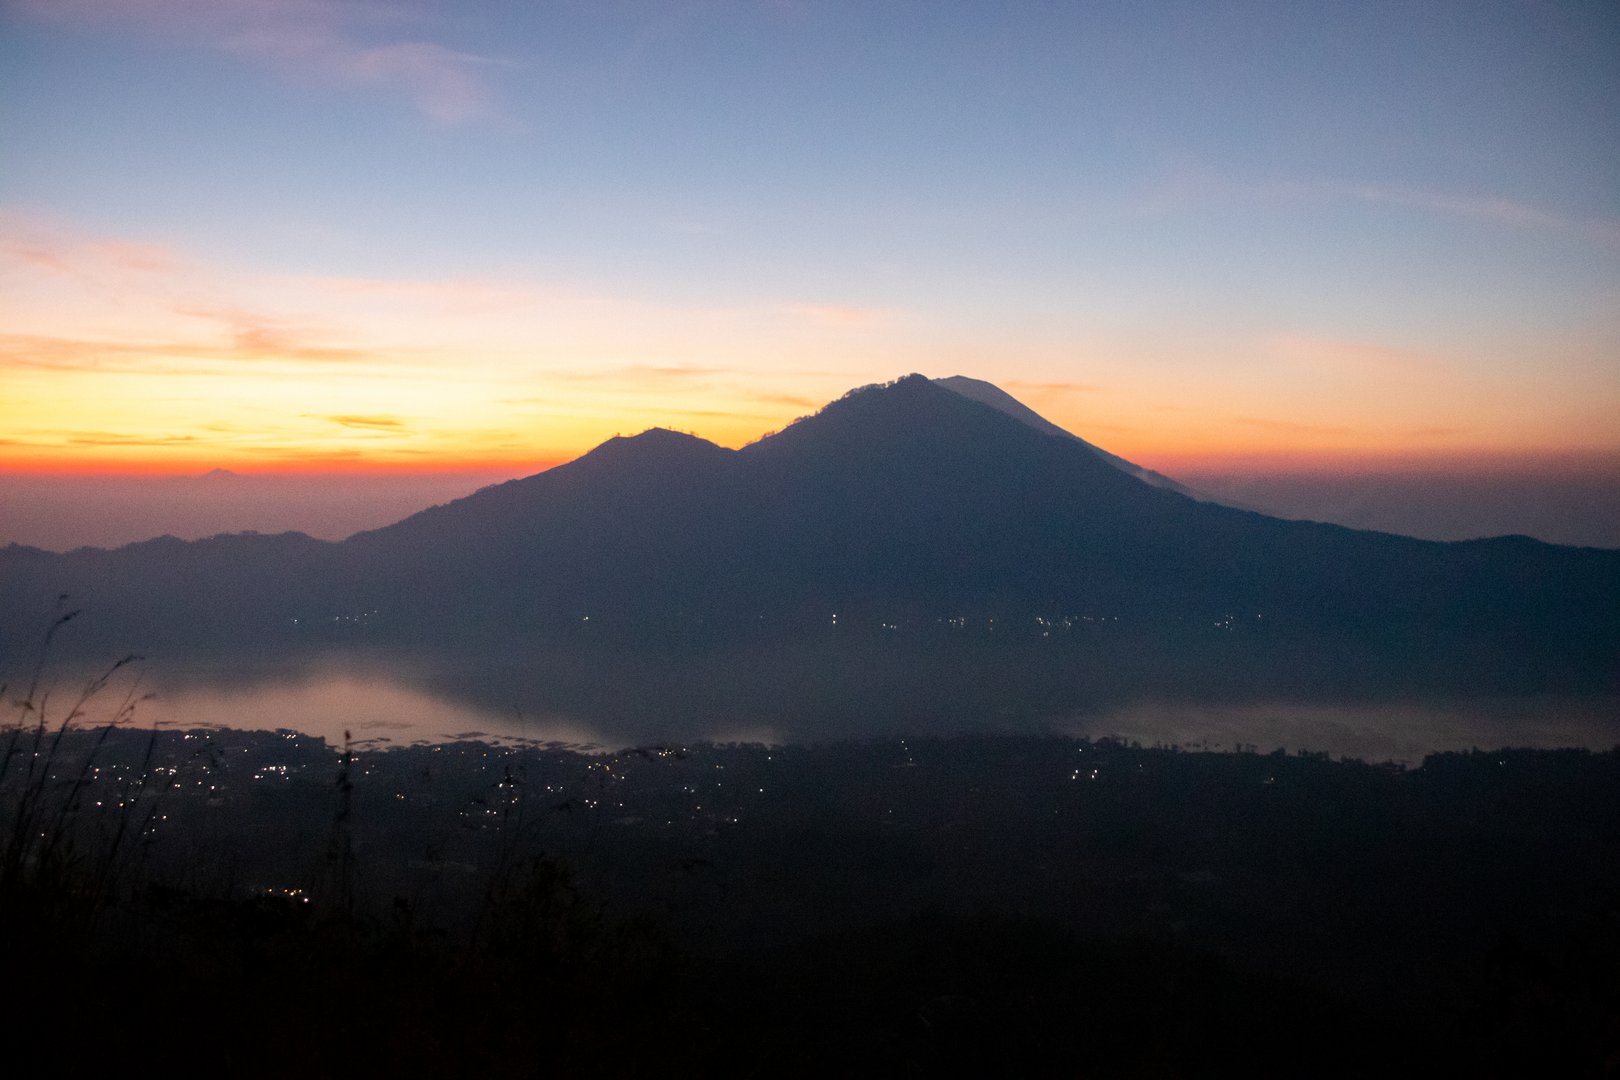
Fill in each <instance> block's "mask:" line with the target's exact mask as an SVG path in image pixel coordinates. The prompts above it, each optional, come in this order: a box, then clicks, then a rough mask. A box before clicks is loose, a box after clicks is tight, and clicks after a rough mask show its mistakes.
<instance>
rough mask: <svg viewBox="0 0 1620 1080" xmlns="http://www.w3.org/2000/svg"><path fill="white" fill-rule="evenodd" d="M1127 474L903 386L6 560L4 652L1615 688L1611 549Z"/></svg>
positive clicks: (958, 400)
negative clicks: (225, 526) (707, 645)
mask: <svg viewBox="0 0 1620 1080" xmlns="http://www.w3.org/2000/svg"><path fill="white" fill-rule="evenodd" d="M987 399H988V400H987ZM1009 403H1010V404H1009ZM1025 414H1027V415H1025ZM1031 418H1033V420H1032V419H1031ZM1144 472H1145V470H1140V469H1138V468H1137V467H1135V466H1132V465H1130V463H1128V462H1123V461H1122V460H1121V459H1117V458H1113V457H1112V456H1111V455H1107V454H1105V453H1104V452H1102V451H1099V450H1097V449H1096V448H1095V447H1093V446H1091V445H1090V444H1089V443H1085V442H1084V441H1082V440H1080V439H1078V438H1076V437H1074V436H1072V435H1070V434H1069V433H1067V432H1064V431H1062V429H1058V428H1055V427H1053V426H1052V425H1049V424H1047V423H1046V422H1045V421H1042V420H1040V418H1039V417H1038V416H1036V415H1035V414H1034V413H1032V412H1029V411H1028V410H1024V409H1023V408H1022V406H1020V405H1018V403H1017V402H1016V401H1014V400H1013V399H1011V398H1010V397H1006V396H1005V395H1003V394H1001V392H1000V391H999V390H996V388H994V387H992V386H990V385H989V384H985V383H978V382H976V381H974V380H963V379H957V380H942V381H940V382H933V381H930V380H929V379H927V378H924V377H923V376H920V375H914V376H908V377H905V378H902V379H900V380H897V381H896V382H893V383H890V384H885V385H880V386H871V387H865V388H862V389H859V390H855V391H851V392H850V393H849V394H847V395H845V396H844V397H843V398H841V399H839V400H837V401H834V402H832V403H830V404H829V405H827V406H826V407H824V408H823V409H822V410H820V411H819V412H817V413H816V414H814V415H812V416H808V417H805V418H803V419H801V420H798V421H796V422H794V423H793V424H791V425H789V426H788V427H787V428H785V429H783V430H782V431H780V432H778V433H776V434H773V435H771V436H768V437H766V438H763V439H761V440H759V441H757V442H755V443H752V444H750V445H748V446H745V447H743V448H742V449H740V450H729V449H725V448H722V447H719V446H716V445H714V444H713V443H710V442H707V441H705V440H703V439H699V438H695V437H693V436H690V435H682V434H679V433H676V432H673V431H665V430H661V429H654V430H651V431H647V432H644V433H642V434H640V435H636V436H633V437H629V438H615V439H611V440H609V441H608V442H606V443H604V444H602V445H601V446H598V447H597V448H596V449H594V450H592V451H590V452H589V453H587V454H585V455H583V456H582V457H580V458H578V459H576V460H574V461H571V462H568V463H567V464H564V465H560V466H558V467H556V468H553V469H550V470H547V471H546V472H543V473H539V474H537V475H534V476H530V477H526V478H523V479H520V480H513V481H510V482H508V483H504V484H499V485H495V486H492V487H489V488H485V489H483V490H481V491H479V492H476V493H475V494H473V495H470V496H468V497H466V498H463V499H458V500H456V501H454V502H451V503H448V504H445V505H441V506H435V507H432V508H430V509H427V510H424V511H422V512H421V513H418V514H415V515H412V516H411V517H408V518H406V519H404V520H402V521H400V522H397V523H395V524H393V525H390V526H387V527H386V528H382V529H377V530H374V531H370V532H365V533H360V534H357V535H355V536H353V537H351V538H349V539H348V540H346V541H343V542H341V543H325V542H321V541H316V540H312V539H310V538H308V537H305V536H302V535H300V534H284V535H281V536H222V537H215V538H213V539H210V540H204V541H199V542H196V543H183V542H181V541H177V540H173V539H172V538H165V539H159V540H154V541H149V542H147V543H144V544H136V545H131V546H130V547H127V548H122V549H119V550H116V551H98V550H82V551H79V552H72V553H68V554H66V555H52V554H48V553H45V552H40V551H37V550H33V549H26V548H18V547H15V546H13V547H11V548H8V549H6V550H5V551H3V552H0V602H3V603H4V604H5V605H6V608H7V610H9V611H11V612H14V613H17V615H18V617H17V618H13V619H11V620H10V621H9V624H8V626H7V627H6V628H5V630H4V631H0V632H5V633H7V634H8V636H9V637H10V638H11V640H10V641H9V642H7V643H6V645H7V648H8V649H12V650H15V649H17V648H20V647H22V645H23V642H22V641H21V640H20V637H21V633H24V632H27V628H29V627H37V626H39V625H42V622H43V620H44V619H46V618H47V617H48V614H49V611H50V610H51V609H52V607H53V605H54V603H55V600H56V597H57V596H58V595H59V594H62V593H67V594H71V595H72V596H73V597H74V598H75V601H74V602H75V603H79V604H82V605H83V606H84V607H85V608H86V609H88V611H89V612H90V613H91V614H93V615H94V619H93V620H86V621H88V622H92V623H93V624H94V625H95V626H96V627H97V628H98V629H97V630H96V632H94V633H93V634H91V635H90V636H89V638H88V639H87V640H92V641H95V642H96V643H97V644H100V645H107V644H114V645H115V646H117V647H122V648H125V649H127V648H129V647H140V648H142V649H146V648H149V647H151V646H150V645H149V642H151V641H154V640H155V641H159V642H167V641H183V642H187V643H193V644H206V643H211V642H235V643H239V644H250V645H251V644H253V643H257V642H266V643H274V642H280V641H285V640H293V639H296V640H307V639H309V638H310V637H311V636H312V635H315V636H319V635H323V634H325V635H334V634H344V635H367V636H368V639H370V638H373V637H374V638H376V639H377V640H384V641H389V640H410V641H416V642H425V643H428V644H433V645H439V644H444V643H457V642H467V641H472V640H479V641H499V640H506V639H510V638H513V637H519V636H522V637H537V638H545V637H547V636H551V637H556V636H558V635H569V634H578V633H581V632H583V631H582V630H581V628H582V627H588V628H589V630H590V632H592V633H598V634H602V635H611V634H614V633H617V634H621V635H624V636H625V637H626V639H629V640H635V641H640V642H643V643H646V642H653V643H657V642H665V641H669V640H677V639H681V640H684V639H686V638H688V637H690V636H691V635H693V634H698V633H703V634H710V635H720V636H727V635H730V636H736V635H747V634H766V633H768V634H774V635H777V636H778V637H779V638H780V639H781V640H782V641H784V642H785V643H787V644H789V645H790V644H791V643H792V642H793V641H795V640H798V639H799V638H800V637H802V636H803V635H804V634H807V633H811V632H813V631H819V630H820V629H821V628H824V627H826V626H828V625H829V624H830V622H831V620H832V619H833V617H834V616H837V617H838V619H839V620H840V623H841V625H843V626H845V627H849V628H852V629H854V628H861V627H865V628H872V627H880V628H884V629H897V628H904V629H906V630H907V631H916V632H922V631H923V630H924V629H926V628H936V627H940V626H961V625H967V624H969V623H971V624H972V625H974V626H999V627H1005V628H1009V630H1017V632H1020V633H1034V632H1035V628H1038V627H1041V626H1045V625H1047V623H1046V622H1043V621H1042V620H1048V621H1049V620H1060V619H1068V620H1071V621H1072V620H1086V619H1091V620H1104V619H1106V620H1112V621H1114V622H1119V623H1120V624H1121V625H1122V626H1128V627H1130V628H1132V629H1131V631H1130V637H1129V641H1130V643H1131V644H1129V645H1128V646H1123V645H1122V646H1118V647H1119V648H1120V649H1122V650H1123V651H1122V652H1121V657H1122V662H1130V663H1137V662H1139V661H1140V662H1141V663H1144V664H1149V666H1151V664H1150V660H1151V658H1152V657H1159V658H1162V659H1165V660H1166V662H1179V661H1176V658H1177V657H1180V656H1183V655H1186V654H1188V651H1189V650H1200V649H1207V648H1210V647H1213V646H1210V645H1209V643H1208V641H1206V639H1207V638H1210V637H1211V635H1213V636H1214V637H1215V638H1219V639H1220V640H1221V641H1223V642H1227V643H1226V644H1221V645H1220V646H1219V648H1220V649H1222V650H1227V651H1230V650H1232V649H1240V651H1241V650H1243V649H1246V650H1247V652H1246V653H1244V655H1245V656H1246V660H1245V661H1244V662H1245V663H1250V664H1253V665H1257V666H1264V665H1267V664H1275V665H1282V664H1288V663H1302V664H1324V663H1334V664H1350V665H1355V664H1360V665H1363V666H1365V667H1366V669H1367V672H1368V677H1369V678H1373V677H1382V676H1381V675H1380V674H1379V673H1381V672H1388V671H1393V670H1397V669H1401V668H1402V667H1403V665H1404V666H1407V667H1410V666H1411V665H1413V664H1419V665H1421V666H1423V667H1424V668H1425V670H1427V671H1429V672H1430V673H1433V672H1437V671H1444V672H1446V673H1447V677H1448V678H1453V679H1458V678H1462V679H1466V678H1471V677H1473V676H1474V675H1476V674H1477V675H1479V676H1481V677H1489V678H1493V679H1501V678H1506V677H1509V676H1511V677H1512V678H1514V679H1517V680H1519V681H1520V682H1522V683H1523V684H1524V685H1526V686H1540V687H1557V686H1562V685H1565V684H1570V685H1575V684H1578V685H1580V686H1583V687H1587V688H1591V687H1606V688H1612V686H1613V681H1614V676H1615V671H1616V657H1617V655H1620V627H1617V621H1620V620H1617V617H1616V615H1615V613H1616V612H1617V611H1620V551H1610V550H1599V549H1578V548H1565V547H1557V546H1554V545H1548V544H1542V543H1539V542H1537V541H1533V540H1529V539H1526V538H1522V537H1505V538H1498V539H1492V540H1480V541H1470V542H1465V543H1439V542H1430V541H1421V540H1415V539H1411V538H1407V537H1399V536H1393V535H1388V534H1381V533H1370V532H1361V531H1356V530H1351V529H1345V528H1341V527H1338V526H1332V525H1324V524H1318V523H1311V522H1297V521H1283V520H1279V519H1276V518H1271V517H1267V516H1265V515H1262V514H1257V513H1253V512H1249V511H1243V510H1237V509H1232V508H1229V507H1225V506H1219V505H1215V504H1211V503H1206V502H1200V501H1198V500H1196V499H1194V498H1191V497H1189V496H1187V495H1186V494H1183V493H1182V492H1181V491H1180V490H1177V489H1176V487H1175V486H1174V485H1173V483H1171V482H1168V481H1163V478H1160V481H1163V482H1158V481H1153V478H1152V477H1144V476H1143V475H1142V474H1143V473H1144ZM1150 481H1152V482H1150ZM699 628H701V630H700V629H699ZM1262 631H1263V632H1262ZM1239 639H1241V640H1242V641H1243V642H1247V644H1246V645H1243V646H1241V648H1240V647H1239V646H1238V645H1234V644H1230V642H1236V641H1238V640H1239ZM604 640H605V639H604Z"/></svg>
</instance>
